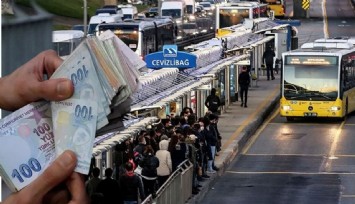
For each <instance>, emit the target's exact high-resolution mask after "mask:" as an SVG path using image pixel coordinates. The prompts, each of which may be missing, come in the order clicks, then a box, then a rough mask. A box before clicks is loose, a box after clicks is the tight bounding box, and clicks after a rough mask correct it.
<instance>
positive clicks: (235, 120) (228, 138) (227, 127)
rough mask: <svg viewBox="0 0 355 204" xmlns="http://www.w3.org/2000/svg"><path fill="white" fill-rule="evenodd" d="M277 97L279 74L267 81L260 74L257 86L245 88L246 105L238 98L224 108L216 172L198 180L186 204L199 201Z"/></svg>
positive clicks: (275, 101)
mask: <svg viewBox="0 0 355 204" xmlns="http://www.w3.org/2000/svg"><path fill="white" fill-rule="evenodd" d="M279 99H280V74H276V75H275V80H270V81H268V80H267V79H266V76H261V77H260V79H259V80H258V83H257V85H256V86H255V85H253V86H252V87H251V88H249V92H248V108H244V107H241V106H240V103H241V102H240V99H239V101H236V102H233V103H232V104H231V105H230V106H229V107H228V108H226V110H225V111H224V112H223V113H222V114H221V115H220V117H219V122H218V130H219V132H220V133H221V135H222V150H221V151H220V152H219V153H218V154H219V156H217V157H216V159H215V164H216V166H217V167H218V168H219V169H220V170H219V171H218V174H213V175H210V176H211V177H210V178H209V179H207V180H204V181H202V182H200V185H202V187H201V188H200V192H199V193H198V194H196V195H193V197H192V198H191V199H190V200H189V201H188V202H187V203H189V204H190V203H191V204H192V203H200V200H201V199H202V198H203V197H204V196H205V194H206V193H207V192H208V190H210V189H211V188H212V186H213V184H214V183H215V182H216V181H217V180H218V177H219V176H221V175H223V174H224V172H225V171H226V169H227V168H228V166H229V164H230V162H231V161H233V159H234V158H235V157H236V156H237V155H238V154H239V153H240V151H241V150H242V149H243V147H244V145H245V144H246V142H247V141H248V139H249V138H250V137H251V136H252V135H253V134H254V132H255V131H256V130H257V128H258V127H259V126H260V125H261V124H262V123H263V121H264V120H265V119H266V117H267V116H268V115H269V114H270V113H271V111H272V110H273V109H274V108H275V106H276V105H277V104H278V102H279ZM216 179H217V180H216Z"/></svg>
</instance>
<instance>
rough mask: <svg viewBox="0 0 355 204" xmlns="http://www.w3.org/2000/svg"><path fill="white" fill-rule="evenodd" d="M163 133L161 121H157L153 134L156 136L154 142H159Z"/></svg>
mask: <svg viewBox="0 0 355 204" xmlns="http://www.w3.org/2000/svg"><path fill="white" fill-rule="evenodd" d="M163 135H165V129H164V126H163V124H162V123H159V124H158V125H157V126H156V127H155V136H156V142H157V143H158V144H159V142H160V140H161V137H162V136H163Z"/></svg>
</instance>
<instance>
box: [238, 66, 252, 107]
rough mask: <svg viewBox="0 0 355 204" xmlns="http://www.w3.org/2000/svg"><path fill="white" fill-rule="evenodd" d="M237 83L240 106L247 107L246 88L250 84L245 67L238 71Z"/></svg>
mask: <svg viewBox="0 0 355 204" xmlns="http://www.w3.org/2000/svg"><path fill="white" fill-rule="evenodd" d="M238 84H239V88H240V99H241V101H242V103H241V104H240V106H242V107H243V106H244V108H246V107H248V105H247V103H248V89H249V84H250V76H249V73H248V71H247V67H243V68H242V72H240V74H239V76H238Z"/></svg>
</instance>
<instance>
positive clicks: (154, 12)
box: [145, 7, 159, 18]
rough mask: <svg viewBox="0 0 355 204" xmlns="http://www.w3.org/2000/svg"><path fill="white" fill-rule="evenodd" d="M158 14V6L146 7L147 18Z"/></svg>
mask: <svg viewBox="0 0 355 204" xmlns="http://www.w3.org/2000/svg"><path fill="white" fill-rule="evenodd" d="M158 15H159V8H158V7H151V8H149V9H148V12H146V13H145V16H146V17H147V18H154V17H155V16H158Z"/></svg>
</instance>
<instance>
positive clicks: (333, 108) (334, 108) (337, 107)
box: [330, 106, 340, 111]
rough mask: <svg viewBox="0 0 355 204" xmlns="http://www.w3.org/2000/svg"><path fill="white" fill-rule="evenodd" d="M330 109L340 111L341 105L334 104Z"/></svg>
mask: <svg viewBox="0 0 355 204" xmlns="http://www.w3.org/2000/svg"><path fill="white" fill-rule="evenodd" d="M330 110H332V111H338V110H340V107H339V106H332V107H331V108H330Z"/></svg>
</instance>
